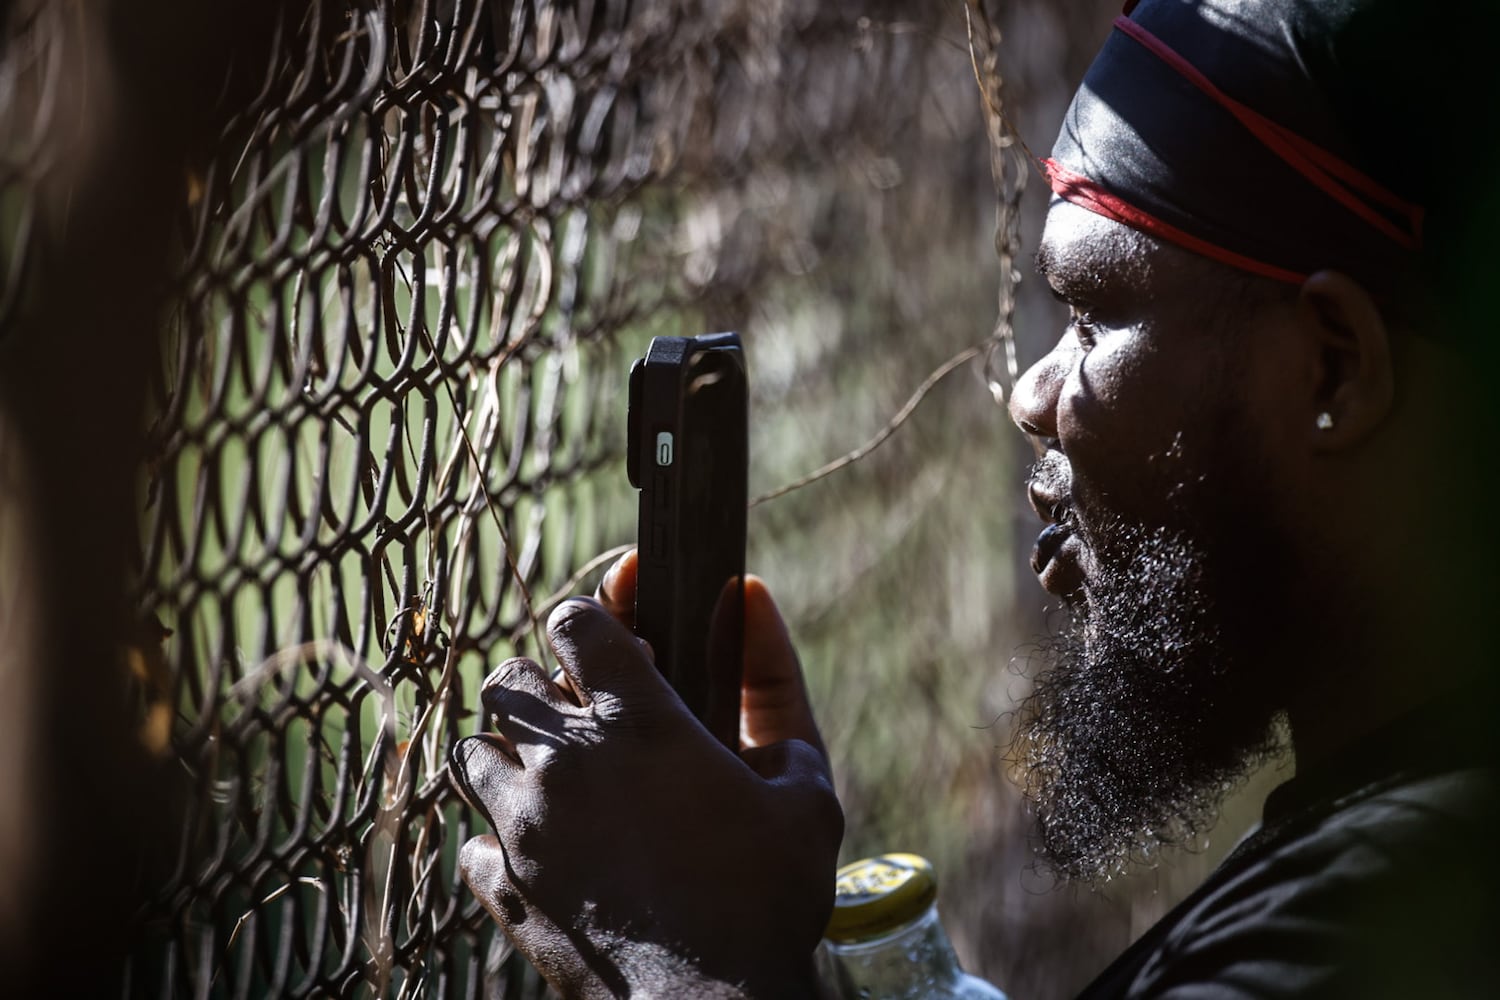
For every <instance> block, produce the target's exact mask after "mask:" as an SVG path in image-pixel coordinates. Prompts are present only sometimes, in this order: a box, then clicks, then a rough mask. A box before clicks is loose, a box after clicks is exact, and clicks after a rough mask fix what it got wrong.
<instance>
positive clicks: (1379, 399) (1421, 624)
mask: <svg viewBox="0 0 1500 1000" xmlns="http://www.w3.org/2000/svg"><path fill="white" fill-rule="evenodd" d="M1212 266H1213V265H1210V267H1212ZM1038 267H1039V270H1040V271H1042V276H1043V278H1044V279H1045V280H1046V281H1047V283H1048V284H1049V286H1050V287H1051V288H1052V290H1053V291H1054V293H1055V294H1056V295H1057V296H1058V298H1060V299H1061V300H1062V301H1063V302H1065V303H1066V304H1067V305H1068V306H1069V309H1070V314H1071V320H1070V324H1069V326H1068V328H1067V329H1066V330H1065V331H1064V332H1063V334H1062V335H1061V337H1060V338H1059V339H1058V341H1057V342H1056V344H1055V346H1054V347H1053V348H1052V350H1051V351H1050V352H1049V353H1048V354H1047V355H1046V356H1045V357H1043V358H1042V359H1041V360H1040V361H1038V362H1037V363H1036V364H1035V365H1034V366H1033V367H1032V368H1030V369H1029V370H1028V371H1027V372H1026V373H1025V375H1024V376H1023V377H1022V378H1021V380H1020V382H1019V383H1018V385H1017V386H1016V390H1015V392H1014V394H1013V398H1012V402H1011V416H1012V419H1013V420H1014V421H1015V422H1016V424H1017V426H1019V427H1020V428H1021V429H1022V431H1023V432H1025V433H1026V434H1027V435H1028V436H1029V437H1030V438H1031V439H1032V440H1033V442H1034V443H1035V444H1036V445H1037V446H1038V447H1039V448H1040V449H1043V450H1049V449H1050V450H1052V451H1054V452H1057V453H1059V455H1057V456H1054V460H1059V461H1060V462H1061V464H1062V465H1063V466H1064V467H1065V468H1066V469H1067V470H1068V471H1069V473H1070V477H1069V478H1070V481H1071V491H1070V495H1069V496H1068V497H1057V496H1051V495H1049V493H1048V491H1046V490H1037V489H1033V491H1032V500H1033V503H1034V504H1035V505H1036V506H1037V508H1038V512H1039V513H1040V514H1041V515H1042V516H1043V519H1044V520H1049V519H1051V517H1052V516H1053V514H1054V512H1055V508H1056V507H1057V505H1058V503H1059V502H1060V501H1063V500H1066V501H1068V502H1069V503H1070V505H1071V507H1072V509H1073V514H1074V516H1075V517H1076V519H1077V521H1078V523H1079V525H1080V526H1081V528H1082V529H1083V530H1082V531H1081V532H1079V533H1078V534H1074V535H1072V536H1070V537H1069V538H1068V540H1067V541H1066V542H1065V543H1064V544H1063V545H1062V546H1061V549H1060V550H1059V551H1057V552H1056V553H1055V555H1054V556H1053V558H1052V559H1051V560H1050V562H1048V563H1046V564H1045V565H1043V566H1042V568H1041V574H1040V576H1041V582H1042V583H1043V585H1044V586H1046V587H1047V588H1048V589H1049V590H1051V591H1053V592H1054V593H1057V594H1059V595H1068V594H1072V593H1075V592H1076V591H1077V589H1078V587H1079V586H1080V584H1081V583H1082V581H1083V580H1084V579H1085V577H1086V574H1088V573H1089V572H1090V569H1091V561H1092V559H1093V558H1094V557H1093V553H1092V552H1091V551H1090V549H1089V546H1088V545H1087V544H1085V543H1084V541H1083V540H1082V538H1081V537H1080V535H1083V536H1087V535H1088V534H1089V529H1090V528H1093V527H1097V526H1099V525H1102V524H1103V523H1104V521H1106V520H1107V519H1108V517H1109V516H1111V515H1120V516H1124V517H1126V518H1129V519H1132V520H1141V521H1145V522H1147V523H1151V522H1152V521H1153V520H1154V519H1157V518H1161V517H1163V516H1164V515H1165V509H1166V502H1167V493H1168V491H1169V490H1170V488H1171V484H1172V481H1173V479H1174V478H1176V477H1177V476H1178V475H1179V474H1180V473H1181V471H1182V470H1170V471H1168V472H1167V473H1166V474H1163V471H1162V469H1161V466H1162V464H1163V459H1162V456H1164V455H1167V454H1169V453H1170V452H1171V451H1172V450H1173V447H1174V442H1175V441H1177V437H1178V435H1179V434H1182V435H1185V436H1187V437H1188V438H1189V439H1191V437H1192V435H1194V434H1195V433H1197V432H1198V431H1199V430H1200V428H1199V427H1198V423H1199V422H1201V420H1202V417H1203V415H1204V408H1203V407H1204V406H1206V407H1207V412H1209V413H1212V412H1213V409H1214V408H1215V407H1223V408H1228V409H1230V410H1232V411H1233V419H1235V420H1236V421H1237V425H1238V426H1239V427H1240V428H1241V429H1242V430H1243V431H1245V432H1246V433H1247V435H1248V438H1249V440H1248V441H1247V442H1246V443H1247V444H1248V450H1249V451H1250V452H1251V454H1247V455H1244V456H1242V458H1243V460H1245V461H1250V462H1254V463H1255V469H1256V472H1257V475H1256V478H1255V482H1254V484H1253V485H1254V487H1255V488H1256V490H1257V496H1256V498H1255V499H1256V504H1257V508H1256V509H1257V510H1261V513H1262V515H1263V516H1264V518H1265V519H1266V520H1267V522H1268V523H1274V524H1276V525H1278V526H1279V527H1280V528H1281V529H1282V530H1283V531H1284V533H1285V535H1286V538H1287V546H1288V551H1286V552H1278V553H1268V554H1267V558H1268V559H1269V560H1272V561H1273V562H1274V563H1276V564H1279V565H1281V566H1283V567H1285V568H1287V569H1288V570H1290V572H1287V573H1286V574H1285V575H1284V579H1283V580H1282V581H1281V583H1282V586H1283V588H1284V589H1283V590H1281V591H1280V592H1277V593H1271V594H1264V593H1263V594H1256V593H1246V594H1243V595H1239V597H1240V599H1241V600H1243V601H1246V602H1253V603H1254V604H1255V605H1256V610H1257V615H1258V618H1259V619H1260V621H1261V623H1262V627H1263V628H1264V629H1265V630H1266V631H1267V633H1268V635H1269V638H1270V640H1271V642H1272V643H1273V644H1274V648H1275V662H1274V663H1268V664H1267V667H1268V669H1269V668H1272V667H1274V668H1275V670H1276V676H1275V677H1274V678H1271V679H1268V683H1278V682H1279V681H1281V680H1283V679H1285V678H1287V677H1289V676H1296V675H1298V674H1301V673H1306V674H1307V675H1308V682H1307V683H1306V684H1305V685H1304V686H1303V688H1302V689H1301V690H1299V691H1298V692H1297V694H1296V697H1295V698H1294V699H1292V700H1290V701H1289V702H1288V704H1287V705H1286V709H1287V712H1288V715H1289V718H1290V721H1291V724H1292V731H1293V737H1294V743H1295V747H1296V751H1297V754H1298V757H1299V759H1300V760H1302V761H1304V762H1305V761H1308V760H1310V759H1313V758H1316V757H1319V756H1322V755H1324V754H1326V753H1329V752H1332V751H1336V750H1337V749H1338V747H1340V746H1342V745H1344V744H1345V743H1347V742H1348V741H1350V740H1351V739H1353V738H1354V737H1356V736H1358V735H1359V734H1360V733H1362V732H1365V731H1368V730H1370V729H1373V728H1375V727H1376V726H1377V725H1379V724H1380V723H1381V722H1383V721H1386V720H1388V719H1390V718H1392V717H1394V716H1396V715H1397V714H1399V713H1400V712H1402V711H1403V710H1405V709H1406V708H1407V707H1409V706H1410V705H1412V704H1415V703H1418V702H1420V701H1421V700H1423V699H1425V698H1426V697H1428V696H1430V695H1431V694H1432V693H1433V692H1434V691H1435V690H1441V689H1442V688H1444V687H1447V686H1450V685H1451V684H1452V683H1453V682H1454V677H1453V676H1452V675H1453V674H1454V673H1455V672H1456V671H1457V670H1461V669H1463V666H1464V663H1465V660H1466V658H1467V654H1468V652H1469V651H1468V650H1467V648H1466V647H1465V645H1464V643H1465V642H1466V641H1470V640H1468V639H1467V635H1468V633H1469V631H1471V630H1466V629H1460V630H1454V629H1452V628H1449V627H1448V625H1447V623H1448V622H1449V621H1450V620H1451V619H1452V617H1453V615H1454V613H1455V609H1457V608H1460V607H1463V606H1464V605H1465V603H1466V602H1467V601H1469V600H1472V599H1474V595H1472V594H1470V593H1468V592H1465V591H1461V590H1459V589H1458V588H1457V587H1449V588H1446V589H1445V588H1444V586H1443V584H1444V582H1445V581H1457V580H1466V579H1469V578H1470V577H1469V575H1468V574H1469V573H1471V572H1472V560H1475V559H1477V558H1478V549H1479V546H1478V545H1477V544H1472V543H1471V544H1468V545H1464V544H1463V540H1464V539H1465V538H1469V539H1472V538H1473V537H1474V536H1473V535H1472V533H1470V532H1469V531H1468V530H1467V529H1466V528H1465V527H1464V526H1465V524H1466V521H1467V518H1468V517H1471V516H1472V510H1473V508H1472V506H1471V503H1470V493H1471V490H1470V481H1469V479H1468V472H1467V470H1468V469H1469V468H1470V466H1471V465H1472V463H1470V462H1466V461H1462V460H1458V461H1454V460H1452V456H1447V455H1445V451H1444V442H1448V441H1453V440H1454V439H1455V438H1456V439H1458V440H1465V439H1466V435H1465V434H1464V431H1465V427H1464V424H1463V420H1464V418H1463V414H1464V412H1465V402H1466V400H1467V399H1468V398H1470V393H1472V391H1473V390H1472V386H1473V375H1472V374H1471V373H1470V372H1469V371H1467V370H1466V368H1465V366H1464V365H1463V363H1462V359H1461V357H1460V356H1459V355H1458V353H1457V352H1456V351H1454V350H1453V349H1452V348H1450V347H1447V346H1444V345H1443V344H1442V343H1441V342H1439V341H1437V340H1434V339H1432V338H1426V337H1420V336H1416V335H1414V334H1413V333H1412V332H1410V331H1398V330H1393V329H1391V328H1390V327H1389V326H1388V325H1387V323H1386V321H1385V319H1384V318H1383V317H1382V308H1381V305H1380V304H1379V303H1377V301H1376V300H1375V298H1374V297H1373V296H1372V295H1371V294H1370V293H1369V292H1368V291H1367V290H1366V289H1364V288H1362V287H1360V286H1359V285H1358V284H1357V283H1355V282H1354V281H1352V280H1350V279H1349V278H1347V277H1345V276H1343V275H1341V274H1338V273H1336V272H1332V271H1324V272H1319V273H1317V274H1314V275H1312V276H1311V277H1309V278H1308V279H1307V281H1306V282H1305V283H1304V284H1303V285H1302V286H1301V287H1297V288H1293V287H1291V286H1287V288H1286V289H1285V291H1284V293H1282V292H1274V293H1272V294H1271V296H1270V301H1269V304H1267V305H1265V306H1264V307H1263V308H1261V309H1258V310H1255V311H1254V313H1253V315H1252V316H1251V317H1250V318H1249V319H1248V320H1247V321H1243V322H1242V321H1239V320H1237V319H1236V318H1234V317H1232V316H1231V317H1229V318H1228V319H1227V320H1226V322H1228V323H1230V324H1235V323H1239V326H1238V328H1236V327H1234V326H1231V327H1230V328H1229V331H1228V333H1229V335H1228V337H1227V338H1226V336H1225V334H1226V331H1225V330H1213V329H1208V328H1207V327H1209V326H1211V325H1212V323H1211V322H1210V320H1212V319H1214V318H1216V317H1215V316H1214V314H1213V312H1212V311H1211V310H1210V311H1209V312H1207V313H1205V308H1204V306H1205V288H1204V282H1205V273H1206V272H1205V265H1204V263H1203V262H1202V261H1201V260H1200V259H1198V258H1194V257H1192V256H1191V255H1189V254H1187V253H1186V252H1185V251H1182V250H1179V249H1177V248H1175V247H1171V246H1169V245H1165V244H1161V243H1158V242H1157V241H1155V240H1152V239H1150V238H1149V237H1146V236H1143V235H1141V234H1139V233H1136V232H1134V231H1132V230H1130V229H1128V228H1126V227H1124V226H1122V225H1120V224H1119V223H1116V222H1113V221H1111V220H1108V219H1105V218H1103V217H1101V216H1098V215H1095V214H1093V213H1091V212H1088V211H1086V210H1084V209H1082V208H1079V207H1077V206H1074V205H1072V204H1069V203H1066V202H1061V201H1059V202H1056V203H1054V205H1053V206H1052V208H1051V209H1050V211H1049V213H1048V217H1047V224H1046V228H1045V231H1044V233H1043V237H1042V241H1041V251H1040V252H1039V254H1038ZM1208 273H1209V274H1210V275H1211V273H1212V272H1211V271H1209V272H1208ZM1205 385H1215V386H1218V388H1217V390H1216V392H1217V394H1218V396H1219V397H1220V398H1217V399H1213V400H1208V401H1206V403H1203V401H1202V399H1201V397H1202V396H1203V395H1204V386H1205ZM1466 390H1468V391H1467V392H1466ZM1200 403H1202V405H1199V404H1200ZM1322 413H1328V414H1329V415H1330V416H1331V417H1332V419H1333V426H1332V428H1329V429H1323V428H1320V427H1319V426H1318V416H1319V414H1322ZM1222 457H1224V458H1226V459H1227V460H1229V461H1234V460H1236V459H1237V458H1240V457H1241V456H1222ZM1437 506H1441V508H1442V513H1441V519H1442V524H1443V528H1442V529H1441V534H1440V536H1435V535H1434V534H1433V533H1431V531H1430V530H1429V529H1430V526H1431V525H1432V524H1433V519H1434V515H1435V513H1437V510H1436V507H1437ZM1450 532H1451V534H1450ZM1455 539H1456V540H1457V541H1459V543H1460V544H1458V545H1453V544H1448V543H1449V542H1450V541H1452V540H1455ZM1414 669H1417V670H1419V671H1420V677H1421V683H1420V684H1412V683H1411V680H1412V671H1413V670H1414Z"/></svg>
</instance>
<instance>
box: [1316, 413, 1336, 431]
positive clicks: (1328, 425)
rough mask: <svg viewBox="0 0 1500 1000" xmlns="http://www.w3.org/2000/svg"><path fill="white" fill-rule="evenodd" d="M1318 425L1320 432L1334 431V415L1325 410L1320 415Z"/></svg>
mask: <svg viewBox="0 0 1500 1000" xmlns="http://www.w3.org/2000/svg"><path fill="white" fill-rule="evenodd" d="M1317 425H1318V430H1320V431H1331V430H1333V414H1331V413H1329V412H1328V411H1327V410H1324V411H1323V412H1322V413H1320V414H1318V419H1317Z"/></svg>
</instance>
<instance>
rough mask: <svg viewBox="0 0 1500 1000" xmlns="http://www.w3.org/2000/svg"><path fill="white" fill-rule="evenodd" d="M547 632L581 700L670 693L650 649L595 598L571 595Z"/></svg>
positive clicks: (590, 700)
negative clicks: (632, 692)
mask: <svg viewBox="0 0 1500 1000" xmlns="http://www.w3.org/2000/svg"><path fill="white" fill-rule="evenodd" d="M547 635H548V638H549V639H550V640H551V642H552V649H553V651H554V652H556V653H557V659H558V662H559V663H561V664H562V669H563V672H564V673H565V674H566V675H567V678H568V681H569V683H570V684H571V685H572V687H573V689H574V691H576V692H578V694H579V695H580V700H581V701H584V702H585V703H587V702H592V701H595V700H597V699H598V697H599V696H600V695H611V696H614V697H619V696H620V695H621V694H624V693H628V692H630V691H631V690H632V689H633V690H634V691H636V692H640V693H645V692H649V691H662V692H670V690H671V689H670V688H668V687H667V682H666V678H664V677H662V675H661V673H660V671H658V670H657V669H656V665H655V664H654V663H652V662H651V657H650V655H649V648H650V647H648V646H647V645H646V644H645V643H644V642H642V641H641V640H640V639H637V638H636V637H635V635H634V634H633V633H632V632H631V631H630V629H628V628H626V627H625V625H624V624H623V623H622V622H620V620H619V619H617V618H616V617H615V616H614V615H612V614H610V613H609V611H608V610H607V609H606V608H605V607H604V605H602V604H600V603H599V602H598V601H595V600H593V599H592V598H588V597H574V598H570V599H569V600H566V601H564V602H563V603H562V604H560V605H558V606H557V609H556V610H555V611H553V612H552V615H551V616H550V617H549V618H548V619H547Z"/></svg>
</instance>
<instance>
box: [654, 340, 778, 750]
mask: <svg viewBox="0 0 1500 1000" xmlns="http://www.w3.org/2000/svg"><path fill="white" fill-rule="evenodd" d="M627 424H628V434H629V438H630V440H629V447H628V451H627V453H626V454H627V458H626V468H627V472H628V474H629V476H630V483H631V485H632V486H634V487H635V488H636V489H638V490H639V491H640V516H639V522H638V535H637V543H638V545H639V550H640V564H639V566H640V568H639V573H638V577H637V584H636V599H635V631H636V635H638V636H640V637H641V638H642V639H645V640H646V641H647V642H648V643H650V644H651V649H652V650H653V652H654V653H655V656H656V666H657V668H658V669H660V670H661V672H662V673H663V674H665V675H666V678H667V680H668V681H669V682H670V683H671V685H672V687H673V688H674V689H676V691H677V693H678V694H679V695H681V696H682V700H683V701H684V702H685V703H686V704H687V706H688V708H689V709H691V710H692V712H693V714H694V715H696V716H697V717H698V718H699V720H701V721H702V722H703V724H704V726H706V727H707V728H708V731H709V732H711V733H713V734H714V736H716V737H717V738H718V739H719V741H720V742H721V743H723V744H724V745H725V746H727V747H729V749H731V750H733V751H735V752H736V753H738V752H739V718H740V681H741V675H742V667H743V657H744V642H743V639H744V628H745V612H744V573H745V515H746V510H747V507H748V503H749V497H748V493H747V489H748V469H749V455H750V442H749V392H748V386H747V382H746V371H745V353H744V349H743V347H742V346H741V344H740V338H739V334H736V333H714V334H705V335H703V336H699V337H656V338H655V339H653V340H652V341H651V345H650V347H649V348H648V349H647V351H646V356H645V357H644V358H640V359H638V360H637V361H636V362H635V365H634V366H633V367H632V368H631V370H630V409H629V416H628V420H627Z"/></svg>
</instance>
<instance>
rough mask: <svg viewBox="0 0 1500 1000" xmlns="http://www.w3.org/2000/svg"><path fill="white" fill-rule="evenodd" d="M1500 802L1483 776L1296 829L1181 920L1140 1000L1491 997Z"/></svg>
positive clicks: (1274, 833) (1374, 793)
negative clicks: (1160, 999) (1493, 852)
mask: <svg viewBox="0 0 1500 1000" xmlns="http://www.w3.org/2000/svg"><path fill="white" fill-rule="evenodd" d="M1495 800H1496V782H1495V776H1494V773H1493V772H1492V771H1489V770H1485V769H1478V768H1474V769H1463V770H1453V771H1448V772H1444V773H1437V774H1426V775H1420V776H1413V777H1407V778H1399V779H1394V780H1391V781H1388V782H1385V783H1383V784H1380V785H1376V786H1371V787H1366V788H1362V789H1359V790H1357V791H1355V792H1352V793H1350V794H1347V795H1344V796H1342V797H1339V798H1335V799H1332V800H1329V801H1326V802H1320V803H1316V804H1315V805H1314V806H1313V807H1310V808H1307V809H1304V810H1302V811H1300V812H1299V813H1298V814H1295V815H1292V816H1290V817H1287V818H1286V819H1284V820H1283V821H1282V822H1281V823H1279V824H1277V825H1276V826H1275V827H1271V828H1268V829H1266V830H1264V831H1262V832H1260V833H1259V834H1257V835H1255V836H1253V837H1252V838H1251V839H1250V841H1249V842H1248V843H1247V844H1246V845H1244V846H1243V847H1242V849H1240V850H1238V851H1236V852H1235V854H1234V855H1232V856H1231V858H1230V860H1229V861H1227V862H1226V863H1225V865H1224V866H1223V867H1222V868H1221V869H1220V870H1219V871H1218V872H1216V873H1215V875H1214V876H1212V877H1211V878H1210V879H1209V881H1208V882H1207V883H1206V884H1205V885H1204V887H1203V888H1202V889H1200V890H1199V892H1198V893H1195V894H1194V896H1193V897H1192V898H1190V900H1189V901H1188V903H1187V904H1186V905H1185V906H1184V907H1183V908H1181V909H1179V911H1177V912H1176V913H1174V915H1173V917H1172V918H1169V924H1168V926H1166V927H1165V928H1163V932H1162V933H1161V934H1160V936H1159V938H1158V944H1157V945H1156V946H1155V947H1154V948H1152V949H1150V954H1149V956H1148V957H1147V958H1146V960H1145V961H1144V963H1143V964H1142V965H1141V966H1140V970H1139V973H1138V975H1136V976H1135V978H1134V982H1133V983H1132V985H1131V988H1130V990H1129V995H1130V996H1142V997H1145V996H1171V997H1184V998H1185V997H1220V996H1222V997H1232V996H1246V997H1250V996H1256V997H1293V996H1295V997H1386V996H1390V997H1395V996H1433V997H1447V996H1471V995H1473V996H1478V995H1490V994H1491V993H1492V992H1493V991H1494V989H1495V985H1496V983H1497V980H1496V979H1495V978H1494V976H1495V974H1496V970H1495V959H1494V957H1493V955H1492V952H1493V951H1494V949H1493V945H1492V944H1491V941H1492V938H1491V937H1490V936H1489V932H1491V931H1494V930H1495V929H1496V921H1495V903H1494V899H1495V895H1494V890H1495V888H1496V886H1495V877H1494V875H1493V874H1492V873H1491V870H1490V869H1492V868H1493V862H1492V859H1491V858H1490V856H1489V852H1490V846H1489V845H1490V844H1492V843H1493V840H1494V830H1495V826H1494V822H1493V819H1494V815H1495Z"/></svg>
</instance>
